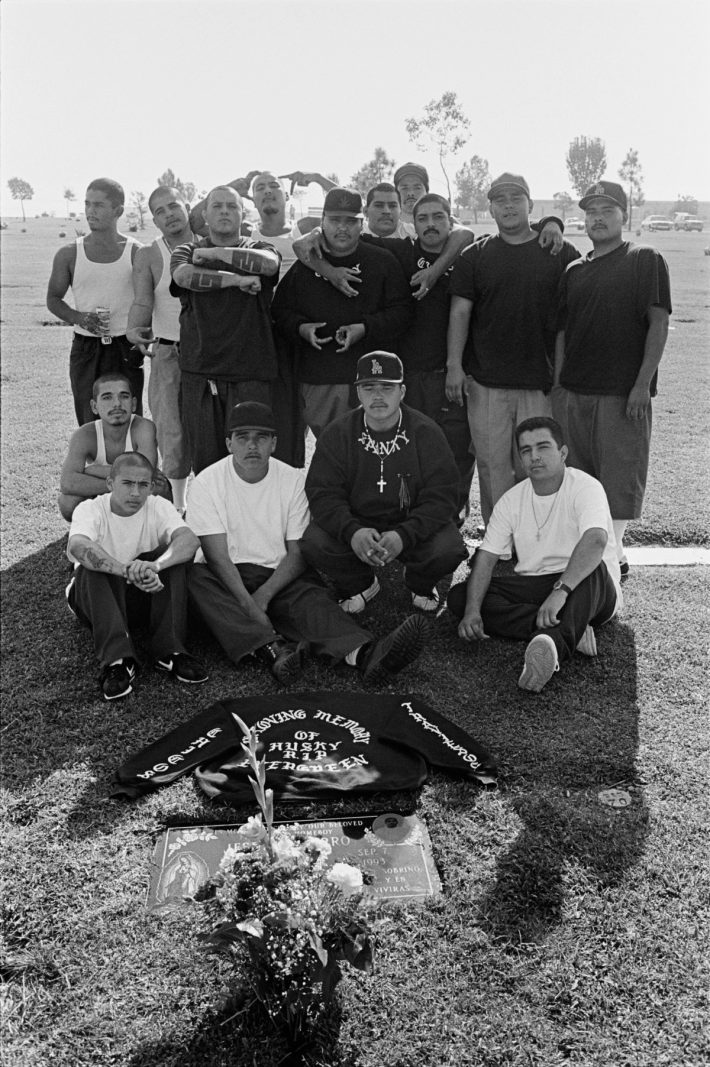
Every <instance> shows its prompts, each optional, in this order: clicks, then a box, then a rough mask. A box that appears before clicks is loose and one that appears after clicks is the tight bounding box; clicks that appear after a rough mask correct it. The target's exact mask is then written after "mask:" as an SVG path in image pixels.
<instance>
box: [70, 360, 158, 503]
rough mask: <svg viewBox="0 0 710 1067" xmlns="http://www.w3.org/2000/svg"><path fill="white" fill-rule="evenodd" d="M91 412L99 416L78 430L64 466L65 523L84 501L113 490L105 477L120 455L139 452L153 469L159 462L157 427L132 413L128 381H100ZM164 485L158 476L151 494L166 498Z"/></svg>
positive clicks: (104, 377)
mask: <svg viewBox="0 0 710 1067" xmlns="http://www.w3.org/2000/svg"><path fill="white" fill-rule="evenodd" d="M91 410H92V411H93V413H94V415H95V416H97V418H96V419H95V420H92V421H91V422H87V423H86V424H85V425H84V426H80V427H79V429H78V430H75V431H74V433H73V434H72V438H71V441H70V442H69V449H68V451H67V457H66V459H65V460H64V465H63V467H62V473H61V477H60V482H59V497H58V499H57V503H58V505H59V511H60V513H61V515H62V518H64V519H66V520H67V522H71V520H72V516H73V514H74V509H75V508H76V506H77V505H78V504H80V503H81V502H82V501H83V500H91V499H93V498H94V497H96V496H101V494H103V493H108V492H109V487H108V484H107V481H106V479H107V478H108V476H109V473H110V470H111V464H112V463H113V461H114V460H115V459H117V458H118V456H120V455H121V454H122V453H124V452H141V453H142V454H143V455H144V456H145V457H146V459H148V460H149V461H150V462H151V463H152V465H153V467H154V468H155V467H156V465H157V462H158V448H157V445H156V440H155V426H154V424H153V423H152V422H151V421H150V419H143V418H141V417H140V415H136V414H134V412H135V410H136V398H135V397H134V396H133V392H132V389H131V384H130V382H129V381H128V378H126V377H125V376H123V375H117V376H115V377H114V376H112V375H110V374H104V375H102V376H101V377H100V378H98V379H97V380H96V382H95V383H94V395H93V399H92V401H91ZM164 485H165V479H164V478H162V476H161V475H160V474H159V472H156V482H155V488H154V490H153V492H154V493H156V495H159V496H163V495H165V494H164V492H163V491H162V489H163V487H164Z"/></svg>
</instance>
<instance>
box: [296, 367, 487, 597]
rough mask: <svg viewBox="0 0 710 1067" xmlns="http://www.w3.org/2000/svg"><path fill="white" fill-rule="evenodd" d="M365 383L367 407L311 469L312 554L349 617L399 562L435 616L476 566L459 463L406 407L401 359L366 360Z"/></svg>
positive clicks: (332, 431) (433, 429) (360, 381)
mask: <svg viewBox="0 0 710 1067" xmlns="http://www.w3.org/2000/svg"><path fill="white" fill-rule="evenodd" d="M356 382H357V395H358V399H359V401H360V404H361V407H359V408H357V409H356V410H354V411H349V412H348V413H347V414H346V415H343V416H342V417H341V418H339V419H336V420H335V421H334V422H332V423H331V424H330V426H328V427H327V428H326V429H325V430H324V432H323V434H322V435H321V437H320V438H319V440H318V445H317V447H316V450H315V453H314V455H313V459H312V460H311V465H310V468H309V471H308V476H307V478H306V493H307V494H308V502H309V504H310V508H311V514H312V516H313V521H312V523H311V525H310V526H309V527H308V529H307V531H306V533H305V536H304V538H303V554H304V556H305V558H306V560H307V561H308V562H310V563H311V565H312V566H314V567H318V569H319V570H321V571H323V573H324V574H327V575H328V577H329V578H331V579H332V581H333V582H334V584H335V587H336V593H337V595H338V597H339V599H340V602H341V604H340V606H341V607H342V609H343V611H345V612H348V613H350V614H357V613H359V612H361V611H362V610H363V609H364V608H365V606H366V604H367V602H368V601H369V600H372V598H373V597H374V596H376V595H377V593H378V592H379V590H380V583H379V580H378V577H377V575H378V572H380V571H381V570H382V568H384V567H386V566H387V565H388V564H390V563H392V562H393V561H394V560H395V559H398V560H399V561H400V562H401V563H403V564H404V567H405V572H404V577H405V584H406V585H407V588H408V589H409V591H410V593H411V597H412V604H413V606H414V607H415V608H417V609H419V610H420V611H423V612H425V613H434V612H436V611H437V609H438V606H439V595H438V592H437V589H436V583H437V582H438V581H439V580H440V579H441V578H443V577H444V576H445V575H447V574H451V573H452V572H453V571H454V570H455V569H456V567H457V566H458V564H459V563H460V562H461V560H463V559H465V556H466V552H465V549H464V546H463V542H462V540H461V535H460V533H459V531H458V529H457V527H456V519H457V515H458V471H457V469H456V463H455V462H454V457H453V455H452V453H451V449H450V448H449V446H448V444H447V442H446V438H445V437H444V435H443V433H442V431H441V430H440V429H439V427H438V426H437V425H436V423H435V422H434V421H433V420H432V419H430V418H428V417H427V416H426V415H422V414H421V413H420V412H418V411H415V410H414V409H413V408H409V407H406V406H405V405H403V404H402V400H403V398H404V395H405V392H406V390H405V386H404V385H403V369H402V362H401V360H400V359H399V358H398V356H396V355H394V353H392V352H382V351H375V352H369V353H367V354H366V355H364V356H361V357H360V359H359V360H358V364H357V378H356Z"/></svg>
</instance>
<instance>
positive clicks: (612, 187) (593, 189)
mask: <svg viewBox="0 0 710 1067" xmlns="http://www.w3.org/2000/svg"><path fill="white" fill-rule="evenodd" d="M591 200H608V201H610V203H612V204H616V206H617V207H620V208H621V210H622V211H626V209H627V207H628V201H627V199H626V193H625V192H624V190H623V188H622V187H621V186H620V185H619V184H618V183H617V182H608V181H606V179H602V181H599V182H594V184H593V185H590V186H589V188H588V189H586V190H585V193H584V196H583V197H582V199H581V200H580V201H579V206H580V207H581V208H582V209H583V210H586V208H587V205H588V204H589V202H590V201H591Z"/></svg>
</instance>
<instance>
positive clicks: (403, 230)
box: [362, 219, 417, 241]
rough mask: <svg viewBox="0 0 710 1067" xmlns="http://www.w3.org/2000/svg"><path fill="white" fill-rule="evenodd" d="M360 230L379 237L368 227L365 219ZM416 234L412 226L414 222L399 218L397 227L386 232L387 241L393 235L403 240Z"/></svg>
mask: <svg viewBox="0 0 710 1067" xmlns="http://www.w3.org/2000/svg"><path fill="white" fill-rule="evenodd" d="M362 232H363V233H369V234H370V236H371V237H379V234H377V233H373V232H372V230H371V229H370V227H369V225H368V223H367V221H365V222H363V224H362ZM416 236H417V231H416V230H415V228H414V223H412V222H402V220H401V219H400V220H399V222H398V223H397V229H396V230H394V231H393V232H392V233H388V234H387V240H388V241H389V240H391V239H392V238H393V237H399V239H400V240H404V238H405V237H416Z"/></svg>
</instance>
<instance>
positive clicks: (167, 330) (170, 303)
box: [153, 237, 180, 341]
mask: <svg viewBox="0 0 710 1067" xmlns="http://www.w3.org/2000/svg"><path fill="white" fill-rule="evenodd" d="M153 244H154V245H155V246H156V247H157V248H158V249H159V251H160V255H161V256H162V259H163V269H162V271H161V274H160V279H159V280H158V284H157V285H156V287H155V291H154V293H153V333H154V334H155V336H156V337H163V338H164V339H165V340H170V341H177V340H178V339H179V337H180V301H179V300H178V298H177V297H175V296H171V295H170V255H171V253H170V249H169V248H168V246H167V243H166V241H165V238H164V237H158V238H156V240H155V241H153Z"/></svg>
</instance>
